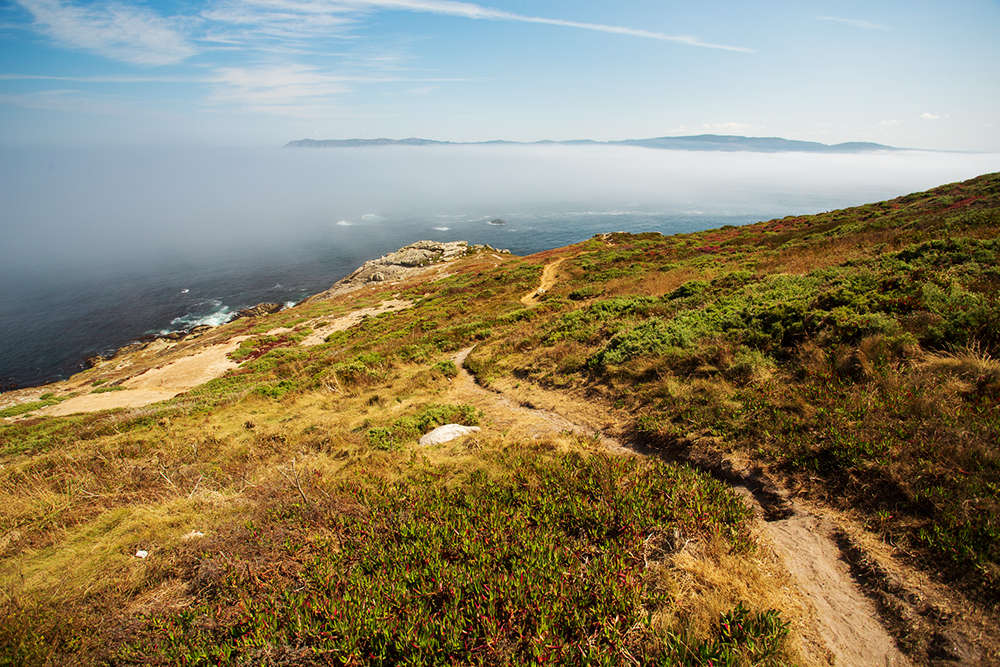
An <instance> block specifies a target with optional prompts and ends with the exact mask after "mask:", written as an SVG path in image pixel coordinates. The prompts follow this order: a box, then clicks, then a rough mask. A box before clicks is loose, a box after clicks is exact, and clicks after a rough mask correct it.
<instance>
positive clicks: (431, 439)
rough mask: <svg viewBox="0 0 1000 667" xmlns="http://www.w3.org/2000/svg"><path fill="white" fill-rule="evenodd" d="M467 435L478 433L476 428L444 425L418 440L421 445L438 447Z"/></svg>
mask: <svg viewBox="0 0 1000 667" xmlns="http://www.w3.org/2000/svg"><path fill="white" fill-rule="evenodd" d="M469 433H479V427H478V426H462V425H461V424H445V425H444V426H438V427H437V428H436V429H434V430H433V431H431V432H430V433H428V434H427V435H425V436H424V437H422V438H420V444H421V445H440V444H441V443H443V442H449V441H451V440H454V439H455V438H461V437H462V436H463V435H468V434H469Z"/></svg>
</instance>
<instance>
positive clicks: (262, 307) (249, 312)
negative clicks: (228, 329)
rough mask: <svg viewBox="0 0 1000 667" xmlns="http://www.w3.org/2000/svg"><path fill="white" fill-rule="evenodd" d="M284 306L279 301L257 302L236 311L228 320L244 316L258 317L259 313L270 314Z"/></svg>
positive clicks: (231, 320) (233, 320) (232, 320)
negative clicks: (254, 304)
mask: <svg viewBox="0 0 1000 667" xmlns="http://www.w3.org/2000/svg"><path fill="white" fill-rule="evenodd" d="M284 307H285V306H284V304H280V303H258V304H257V305H256V306H253V307H252V308H244V309H243V310H240V311H237V313H236V314H235V315H233V316H232V317H231V318H229V321H230V322H235V321H236V320H239V319H242V318H244V317H260V316H261V315H270V314H271V313H276V312H278V311H279V310H281V309H282V308H284Z"/></svg>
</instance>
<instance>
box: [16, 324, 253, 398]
mask: <svg viewBox="0 0 1000 667" xmlns="http://www.w3.org/2000/svg"><path fill="white" fill-rule="evenodd" d="M246 339H247V336H237V337H235V338H232V339H230V340H229V341H228V342H227V343H225V344H221V345H213V346H211V347H209V348H207V349H204V350H202V351H200V352H196V353H195V354H192V355H191V356H189V357H183V358H181V359H178V360H177V361H174V362H171V363H169V364H167V365H165V366H163V367H162V368H153V369H150V370H148V371H146V372H145V373H142V374H141V375H137V376H135V377H133V378H130V379H128V380H125V381H124V382H122V383H121V385H119V386H121V387H125V389H123V390H120V391H109V392H106V393H99V394H94V393H91V394H86V395H84V396H77V397H75V398H70V399H68V400H66V401H63V402H62V403H59V404H58V405H52V406H49V407H47V408H43V409H41V410H38V411H37V412H36V413H35V414H36V415H49V416H61V415H71V414H74V413H76V412H94V411H96V410H108V409H111V408H138V407H141V406H143V405H149V404H150V403H155V402H157V401H165V400H167V399H169V398H173V397H174V396H176V395H177V394H180V393H182V392H185V391H188V390H189V389H194V388H195V387H197V386H198V385H201V384H204V383H206V382H208V381H209V380H212V379H214V378H217V377H219V376H221V375H222V374H223V373H225V372H226V371H228V370H230V369H233V368H236V366H237V365H238V364H237V363H236V362H235V361H232V360H231V359H229V358H228V357H227V356H226V355H228V354H229V353H230V352H232V351H233V350H235V349H236V348H237V347H239V345H240V343H241V342H243V341H244V340H246Z"/></svg>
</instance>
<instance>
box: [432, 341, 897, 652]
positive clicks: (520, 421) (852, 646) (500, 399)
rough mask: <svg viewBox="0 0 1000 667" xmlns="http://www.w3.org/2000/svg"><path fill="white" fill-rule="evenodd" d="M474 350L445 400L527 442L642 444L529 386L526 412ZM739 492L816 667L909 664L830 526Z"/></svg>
mask: <svg viewBox="0 0 1000 667" xmlns="http://www.w3.org/2000/svg"><path fill="white" fill-rule="evenodd" d="M471 351H472V348H467V349H464V350H462V351H461V352H459V353H458V354H457V355H455V357H454V362H455V365H456V366H457V367H458V368H459V374H458V376H457V377H456V378H455V379H454V380H453V386H452V388H451V390H450V392H449V398H448V400H450V401H454V402H461V403H468V404H471V405H474V406H475V407H477V408H479V409H480V410H482V411H483V414H484V416H485V419H486V420H487V421H488V422H490V423H491V424H492V425H493V427H494V428H497V429H510V430H511V431H512V432H514V433H516V434H518V435H522V436H524V437H529V438H542V437H545V436H546V435H551V434H554V433H560V432H570V433H575V434H579V435H586V436H588V437H591V438H594V439H595V440H598V441H600V442H601V443H602V444H604V445H605V446H606V447H607V448H608V449H609V450H610V451H612V452H615V453H619V454H635V453H636V452H637V451H640V449H641V448H640V447H638V446H633V445H632V443H629V442H623V441H622V440H619V439H618V438H617V437H614V436H613V435H607V434H606V433H605V430H604V429H608V431H609V432H612V433H613V432H614V425H613V420H612V419H610V418H605V419H603V420H602V419H601V418H600V415H599V414H598V413H596V412H593V411H591V410H587V409H586V408H583V411H584V414H579V413H577V412H576V410H575V409H574V405H573V403H572V401H567V399H566V397H564V396H561V395H555V394H554V393H549V392H546V391H545V390H542V389H540V388H538V387H532V388H531V395H532V397H533V400H532V401H531V405H532V406H533V407H529V406H526V405H523V404H521V403H518V402H516V401H514V400H512V399H511V398H510V397H508V396H505V395H504V394H502V393H497V392H494V391H490V390H488V389H484V388H483V387H481V386H480V385H479V384H478V383H477V382H476V380H475V379H474V378H473V377H472V375H471V374H469V372H468V371H467V370H466V369H465V367H464V362H465V360H466V358H467V357H468V355H469V353H470V352H471ZM556 405H558V406H559V410H558V411H556V409H555V407H554V406H556ZM582 405H583V403H582V402H581V406H582ZM537 406H544V407H537ZM742 491H743V493H742V495H743V496H744V497H745V498H746V499H747V502H748V503H750V504H751V505H752V506H753V507H754V508H755V510H756V514H757V515H758V526H759V529H760V532H761V534H762V535H763V536H764V537H765V540H764V541H765V542H769V543H770V544H771V545H772V548H773V550H774V552H775V553H776V555H777V556H778V557H779V558H780V561H781V562H782V563H783V564H784V567H785V568H786V569H787V571H788V572H789V573H790V574H791V576H792V577H793V578H794V580H795V582H796V584H797V587H798V591H796V594H797V596H798V597H800V598H801V606H802V607H803V608H804V609H807V610H808V612H807V614H808V616H809V624H810V625H811V627H809V628H808V629H807V631H806V632H805V637H804V638H803V641H804V643H805V644H806V646H805V647H804V648H805V650H806V653H807V654H811V656H812V658H813V659H814V660H815V661H816V662H817V663H818V664H831V663H829V659H830V658H831V657H832V658H834V659H835V662H833V663H832V664H836V665H837V666H838V667H870V666H873V665H878V666H882V665H892V666H894V667H902V666H906V665H910V664H911V662H910V661H909V660H908V659H907V658H906V656H904V655H903V654H902V653H901V652H900V651H899V649H898V648H897V647H896V642H895V640H894V639H893V638H892V637H891V636H890V635H889V633H888V632H887V631H886V630H885V628H884V627H883V626H882V625H881V623H880V620H879V616H878V613H877V611H876V609H875V607H874V605H873V604H872V602H871V601H870V600H869V599H868V598H866V597H865V595H864V594H863V592H862V591H861V589H860V587H859V586H858V584H857V583H856V582H855V581H854V579H853V578H852V576H851V572H850V567H849V566H848V564H847V563H846V562H845V561H844V560H843V558H842V555H841V551H840V549H839V547H838V545H837V543H836V542H835V541H834V538H833V527H832V525H830V524H829V522H828V521H825V520H824V519H822V518H820V517H817V516H815V515H813V514H810V513H809V512H807V511H806V510H805V509H804V508H801V507H796V508H795V510H794V512H793V513H792V516H790V517H788V518H785V519H781V520H777V521H765V520H764V516H765V514H766V512H765V511H764V509H763V508H762V507H761V505H760V504H759V503H758V502H757V500H756V499H755V498H754V496H753V494H751V493H749V492H748V491H746V490H745V489H743V490H742Z"/></svg>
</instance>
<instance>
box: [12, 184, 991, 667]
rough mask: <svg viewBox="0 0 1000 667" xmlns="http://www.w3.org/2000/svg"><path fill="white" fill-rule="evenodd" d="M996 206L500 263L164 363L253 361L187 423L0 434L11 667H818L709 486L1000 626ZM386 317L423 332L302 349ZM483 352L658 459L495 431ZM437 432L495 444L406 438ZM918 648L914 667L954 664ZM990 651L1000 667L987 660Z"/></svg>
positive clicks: (961, 193) (481, 260) (195, 393)
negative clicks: (809, 510)
mask: <svg viewBox="0 0 1000 667" xmlns="http://www.w3.org/2000/svg"><path fill="white" fill-rule="evenodd" d="M998 206H1000V175H987V176H983V177H980V178H978V179H973V180H971V181H967V182H965V183H960V184H953V185H948V186H943V187H941V188H937V189H935V190H932V191H929V192H925V193H919V194H914V195H909V196H907V197H902V198H899V199H896V200H892V201H888V202H881V203H878V204H871V205H868V206H863V207H858V208H853V209H846V210H843V211H834V212H830V213H824V214H820V215H813V216H801V217H789V218H785V219H782V220H772V221H770V222H764V223H758V224H756V225H749V226H745V227H726V228H723V229H719V230H711V231H707V232H702V233H697V234H685V235H675V236H671V237H664V236H661V235H658V234H642V235H628V234H611V235H603V236H599V237H595V238H594V239H591V240H589V241H587V242H585V243H581V244H577V245H574V246H570V247H567V248H561V249H556V250H552V251H549V252H546V253H540V254H538V255H534V256H531V257H526V258H509V257H501V256H498V255H491V254H489V253H479V254H477V255H474V256H471V257H468V258H466V259H463V260H459V261H457V262H455V263H454V264H449V265H448V266H447V268H446V269H445V270H444V271H443V272H442V273H441V274H440V275H436V276H434V277H433V278H430V277H427V278H421V279H418V280H413V281H410V282H409V283H405V284H400V285H396V286H394V287H393V288H392V290H391V291H385V288H384V287H380V288H379V287H376V288H369V289H367V290H363V291H360V292H357V293H354V294H351V295H349V296H345V297H343V298H341V299H339V300H335V301H331V302H322V303H316V304H308V305H303V306H300V307H298V308H295V309H291V310H289V311H284V312H282V313H278V314H275V315H271V316H267V317H262V318H257V319H254V320H240V321H238V322H234V323H232V324H230V325H226V326H224V327H219V328H217V329H215V330H213V331H212V332H211V334H209V335H206V336H205V337H203V338H202V339H199V340H198V341H194V342H192V343H190V345H187V346H186V347H184V346H181V347H179V348H178V350H177V352H176V353H177V354H180V353H190V352H191V351H194V350H196V349H198V346H199V345H201V346H205V345H209V344H212V343H218V342H220V341H224V340H228V339H230V338H232V337H234V336H238V335H243V336H248V338H247V340H245V341H244V342H243V343H242V345H241V347H240V348H239V349H237V350H236V351H235V352H234V353H232V356H233V358H234V359H235V360H237V361H240V362H241V365H240V367H239V368H238V369H236V370H235V371H231V372H230V373H228V374H227V375H225V376H223V377H221V378H219V379H216V380H212V381H211V382H208V383H207V384H204V385H202V386H200V387H198V388H196V389H194V390H192V391H190V392H188V393H186V394H183V395H181V396H179V397H177V398H175V399H173V400H171V401H166V402H162V403H158V404H154V405H151V406H148V407H144V408H133V409H120V410H112V411H105V412H99V413H94V414H87V415H75V416H70V417H59V418H51V417H33V416H32V415H31V413H30V412H28V413H27V414H21V415H19V416H17V417H16V418H15V419H13V420H11V421H6V422H4V423H0V443H2V449H0V463H2V466H3V467H2V469H0V485H2V488H3V496H2V497H3V502H2V504H0V531H2V534H3V537H2V539H0V558H2V564H0V568H2V569H0V577H2V579H3V586H4V591H5V598H4V600H3V606H2V608H0V646H4V647H6V648H5V649H3V651H5V653H4V654H3V658H2V660H4V661H6V663H7V664H46V663H56V664H71V663H74V662H83V663H106V664H137V663H141V664H149V663H154V664H155V663H159V664H398V663H404V662H406V663H412V664H453V663H459V664H466V663H475V664H487V663H488V664H500V663H503V664H508V663H510V664H522V663H528V662H538V661H544V662H558V663H568V664H635V663H636V662H638V663H642V664H646V663H656V664H687V665H707V664H714V665H719V664H723V665H725V664H731V665H736V664H776V665H777V664H817V663H824V662H826V661H828V660H829V656H828V655H825V654H824V653H823V652H822V651H821V650H817V649H816V646H815V642H814V641H813V640H814V638H810V630H809V619H808V611H807V610H805V606H804V604H803V603H802V601H801V600H799V599H798V598H796V597H795V596H794V594H793V593H789V592H788V589H789V586H788V581H787V579H785V578H783V575H782V572H781V571H780V568H779V567H777V566H776V564H775V563H774V562H773V559H772V558H771V557H770V556H769V551H768V547H767V545H766V544H765V543H764V542H762V541H761V539H760V538H759V534H758V532H757V531H756V529H755V527H754V526H755V523H754V522H755V519H754V518H753V516H752V514H751V512H750V511H749V510H748V509H747V508H746V506H745V505H744V504H743V502H742V501H741V500H739V498H738V497H737V496H736V495H735V494H734V493H733V492H732V491H731V490H729V489H728V487H727V486H726V485H725V484H724V483H723V482H722V481H720V480H719V478H726V477H727V476H731V475H733V474H737V473H739V474H742V475H743V478H746V477H747V476H748V475H750V474H752V476H754V477H756V478H758V479H763V478H767V479H770V480H773V481H774V482H775V483H777V484H778V485H783V486H785V487H786V488H788V489H789V490H791V491H792V492H793V494H796V495H798V496H799V497H800V498H802V499H807V500H811V501H812V502H815V503H819V504H823V505H825V506H827V507H829V508H830V509H831V511H838V512H840V513H841V516H842V517H844V520H845V521H850V522H854V524H852V525H857V526H859V528H858V531H860V533H863V534H864V535H867V536H869V537H871V536H875V537H876V538H877V541H880V542H881V543H882V544H883V545H890V546H891V548H892V550H893V553H894V555H895V557H897V558H898V559H899V560H900V561H901V562H903V563H905V564H906V565H907V566H908V567H912V568H915V571H917V572H922V573H925V574H927V575H929V576H930V577H932V578H936V579H937V580H939V581H944V582H948V583H949V585H950V586H951V587H952V589H953V590H954V591H955V595H956V596H959V597H958V598H957V599H961V600H964V601H967V603H968V605H970V606H969V608H970V609H974V610H976V611H975V613H976V614H978V615H980V616H981V617H983V618H986V619H988V618H994V615H995V614H996V609H997V604H998V603H1000V546H998V545H1000V539H998V538H1000V526H998V511H1000V506H998V500H1000V486H998V485H1000V475H998V466H1000V451H998V446H997V442H998V441H1000V439H998V425H1000V421H998V420H1000V362H998V361H997V359H996V357H997V355H998V354H1000V349H998V348H1000V337H998V336H1000V334H998V332H1000V305H998V302H997V288H998V285H1000V269H998V266H1000V261H998V259H1000V258H998V256H997V255H998V250H1000V240H998V238H997V237H998V233H1000V213H998ZM558 260H561V262H560V263H559V265H558V267H556V269H555V271H556V274H555V283H554V284H553V285H552V286H551V287H550V288H549V289H547V290H546V291H545V292H544V293H542V294H538V293H537V292H536V288H537V286H538V284H539V279H540V277H541V275H542V268H543V266H545V265H550V266H551V265H552V264H553V263H554V262H556V261H558ZM380 290H381V291H380ZM528 294H533V296H532V297H531V298H528V299H525V300H524V301H522V299H523V298H524V297H525V295H528ZM389 299H403V300H410V301H412V302H413V306H412V307H411V308H408V309H404V310H398V311H396V312H391V313H384V314H382V315H378V316H376V317H368V318H364V319H362V320H361V321H360V322H359V323H358V324H357V325H355V326H353V327H350V328H347V329H344V330H341V331H335V332H333V333H331V334H330V335H329V336H327V337H326V339H325V342H323V343H322V344H319V345H313V346H305V345H304V341H306V340H308V339H309V337H310V335H311V334H312V333H313V329H315V328H316V327H318V326H320V325H321V324H322V323H323V322H325V321H328V320H330V319H333V318H336V317H338V316H340V315H343V314H344V313H347V312H350V311H354V310H357V309H360V308H365V307H370V306H372V305H375V304H378V303H379V302H381V301H386V300H389ZM470 346H474V350H473V352H472V354H471V355H470V356H469V358H468V361H467V362H466V366H467V367H468V368H469V369H470V370H471V371H472V372H474V373H475V375H476V377H477V379H478V381H479V382H480V383H481V384H482V385H485V386H488V387H491V388H493V389H496V390H499V391H502V392H503V393H505V394H507V395H509V396H514V397H519V398H520V399H521V400H522V401H524V402H530V401H538V400H540V399H539V397H540V396H541V397H544V399H545V400H547V401H550V402H552V401H554V402H555V404H556V405H558V404H559V401H564V402H565V405H566V406H570V405H574V406H579V405H586V406H587V407H586V409H585V410H586V412H587V418H588V420H589V421H590V422H591V423H592V424H595V425H597V426H598V427H600V428H601V429H602V430H604V431H605V432H606V433H609V434H611V435H616V436H618V437H619V438H620V439H621V440H623V441H626V442H629V443H632V444H633V445H635V446H636V447H640V446H641V447H645V448H647V449H649V450H652V451H659V452H664V453H666V454H667V455H668V456H666V457H665V458H664V457H640V456H625V455H617V454H611V453H608V452H607V451H605V450H604V449H603V447H601V445H600V443H599V442H598V441H597V440H596V439H595V438H592V437H588V436H585V435H575V434H573V433H570V432H563V433H551V432H549V433H543V434H541V435H539V434H538V433H537V432H535V433H534V435H536V436H538V437H531V431H530V430H526V425H525V424H524V423H522V422H523V419H522V418H520V417H517V416H515V415H514V414H513V413H511V414H510V415H506V414H503V413H500V412H497V411H495V410H494V411H492V412H490V411H485V412H484V410H483V408H482V406H480V405H479V404H478V403H477V402H476V401H475V400H472V399H471V398H470V397H469V396H468V395H465V394H462V393H461V392H459V391H458V390H457V383H456V382H453V379H454V378H455V375H456V373H457V372H458V369H457V368H456V367H455V365H454V362H453V359H454V357H455V354H456V353H457V352H458V351H459V350H462V349H464V348H468V347H470ZM129 372H130V371H129V367H128V366H127V365H125V364H119V365H118V366H114V365H112V366H105V367H102V368H98V369H94V370H92V371H88V372H87V373H85V374H83V375H82V376H80V377H78V378H75V379H74V380H75V381H76V382H77V383H80V382H81V381H84V382H86V383H89V384H90V385H91V386H95V387H106V386H119V385H117V384H116V383H119V382H121V381H122V380H123V379H124V378H125V376H126V375H127V374H128V373H129ZM132 372H135V371H134V370H133V371H132ZM47 400H51V399H47ZM46 402H47V401H40V403H43V404H44V403H46ZM36 407H41V406H40V405H39V406H36ZM26 409H27V408H18V409H14V410H13V411H12V412H11V416H13V415H14V413H15V412H23V411H24V410H26ZM567 409H568V408H567ZM5 416H6V415H5ZM449 422H458V423H464V424H468V425H476V424H478V425H480V426H481V427H482V428H483V430H482V432H481V433H480V434H478V435H477V436H473V437H467V438H465V439H463V440H460V441H455V442H454V443H449V444H447V445H441V446H435V447H420V446H419V445H417V442H416V441H417V439H418V438H419V436H420V435H422V434H423V433H425V432H427V431H429V430H430V429H432V428H433V427H434V426H436V425H439V424H443V423H449ZM665 459H672V460H674V461H675V462H674V463H670V462H667V461H666V460H665ZM676 461H679V463H678V462H676ZM747 471H750V473H748V472H747ZM139 551H144V552H146V555H147V557H146V558H137V557H136V556H135V554H136V553H137V552H139ZM867 573H868V574H871V573H872V567H869V569H868V570H867ZM886 611H887V613H888V614H889V616H892V610H891V609H889V610H886ZM897 616H898V615H897ZM897 620H898V619H897ZM987 625H988V624H987ZM913 627H918V626H916V625H906V624H905V623H903V624H901V625H900V626H899V633H900V636H899V639H900V641H901V643H902V645H903V646H904V648H908V649H909V650H910V655H911V657H912V658H913V659H914V660H915V661H916V662H918V663H927V664H931V663H933V662H934V661H935V660H937V659H939V658H941V655H940V651H938V653H935V650H937V649H935V648H934V646H935V644H934V641H932V640H933V638H931V639H928V638H927V637H922V636H916V635H912V636H911V635H908V634H907V632H909V631H908V630H907V628H913ZM919 627H923V626H919ZM994 627H995V626H994ZM979 641H980V642H981V644H982V646H983V647H985V652H981V653H980V654H979V655H980V656H981V657H983V659H985V660H987V661H988V660H989V659H990V657H989V656H990V653H989V651H990V650H993V649H990V647H994V649H995V647H996V645H997V644H996V643H995V642H996V638H995V637H992V638H991V637H989V636H986V637H980V640H979ZM991 642H992V643H991Z"/></svg>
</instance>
